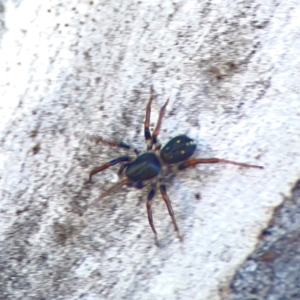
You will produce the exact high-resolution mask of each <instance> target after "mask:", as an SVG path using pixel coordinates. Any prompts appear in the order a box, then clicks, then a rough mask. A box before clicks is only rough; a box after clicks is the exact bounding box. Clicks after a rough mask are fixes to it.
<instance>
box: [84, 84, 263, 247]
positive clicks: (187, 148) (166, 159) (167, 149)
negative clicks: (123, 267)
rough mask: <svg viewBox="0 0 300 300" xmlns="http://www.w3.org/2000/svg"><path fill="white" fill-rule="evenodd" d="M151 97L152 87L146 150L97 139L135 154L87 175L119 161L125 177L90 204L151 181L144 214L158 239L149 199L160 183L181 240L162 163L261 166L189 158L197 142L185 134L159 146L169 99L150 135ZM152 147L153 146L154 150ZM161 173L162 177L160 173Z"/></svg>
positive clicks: (143, 185)
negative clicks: (124, 189)
mask: <svg viewBox="0 0 300 300" xmlns="http://www.w3.org/2000/svg"><path fill="white" fill-rule="evenodd" d="M153 98H154V91H153V89H152V88H151V96H150V100H149V102H148V105H147V109H146V119H145V123H144V128H145V139H146V142H147V152H145V153H143V154H139V151H138V150H136V149H135V148H133V147H131V146H130V145H128V144H125V143H123V142H109V141H106V140H104V139H102V138H100V139H99V140H100V141H101V142H103V143H105V144H108V145H109V146H113V147H120V148H123V149H128V150H129V149H133V150H134V152H135V153H136V155H137V157H136V158H135V159H133V158H131V157H130V156H121V157H118V158H116V159H113V160H111V161H110V162H108V163H106V164H104V165H102V166H100V167H97V168H94V169H93V170H92V171H91V172H90V175H89V182H91V179H92V176H93V175H94V174H96V173H98V172H101V171H103V170H105V169H107V168H109V167H111V166H114V165H116V164H118V163H122V165H121V167H120V169H119V172H118V175H119V176H121V175H122V174H123V173H124V171H125V179H123V180H122V181H120V182H119V183H118V184H116V185H115V186H113V187H112V188H110V189H108V190H107V191H106V192H104V193H103V194H102V195H101V196H100V197H99V198H98V199H96V200H95V201H94V202H93V203H95V202H96V201H98V200H100V199H102V198H104V197H106V196H107V195H109V194H110V193H112V192H115V191H117V190H118V189H120V188H121V187H122V186H124V185H128V186H133V187H136V188H139V189H141V188H144V187H145V186H146V185H147V184H150V187H151V188H150V191H149V193H148V197H147V202H146V206H147V213H148V220H149V224H150V226H151V228H152V231H153V232H154V235H155V240H156V241H157V233H156V230H155V227H154V224H153V218H152V209H151V204H152V199H153V197H154V195H155V191H156V188H157V185H159V189H160V192H161V195H162V198H163V199H164V201H165V203H166V206H167V209H168V211H169V214H170V216H171V218H172V222H173V225H174V228H175V231H176V232H177V235H178V237H179V239H180V240H182V237H181V235H180V234H179V229H178V226H177V223H176V220H175V216H174V212H173V209H172V205H171V202H170V200H169V197H168V195H167V190H166V185H165V184H164V183H162V182H161V180H162V177H163V176H162V175H163V174H162V166H170V165H175V166H176V168H177V170H183V169H186V168H188V167H192V166H195V165H197V164H207V163H212V164H214V163H227V164H233V165H237V166H241V167H247V168H259V169H263V167H261V166H256V165H249V164H244V163H239V162H235V161H230V160H226V159H221V158H199V159H189V160H188V158H189V157H191V156H192V155H193V153H194V152H195V150H196V142H195V141H194V140H193V139H191V138H189V137H188V136H186V135H178V136H176V137H174V138H172V139H171V140H170V141H169V142H168V143H167V144H166V145H165V146H164V147H163V148H162V149H161V146H160V145H159V144H158V143H157V136H158V133H159V130H160V126H161V122H162V118H163V116H164V114H165V110H166V106H167V104H168V101H169V99H168V100H167V101H166V103H165V104H164V106H163V107H162V108H161V110H160V113H159V118H158V121H157V125H156V127H155V129H154V131H153V133H152V135H151V133H150V130H149V123H150V113H151V103H152V101H153ZM153 148H154V149H153ZM159 175H161V176H159Z"/></svg>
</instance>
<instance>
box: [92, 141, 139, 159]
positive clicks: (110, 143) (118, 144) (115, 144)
mask: <svg viewBox="0 0 300 300" xmlns="http://www.w3.org/2000/svg"><path fill="white" fill-rule="evenodd" d="M95 140H96V142H97V143H99V142H101V143H102V144H104V145H108V146H111V147H118V148H122V149H126V150H133V151H134V153H135V154H136V155H139V153H140V152H139V151H138V150H137V149H136V148H134V147H132V146H130V145H128V144H126V143H123V142H116V141H107V140H105V139H103V138H102V137H96V138H95Z"/></svg>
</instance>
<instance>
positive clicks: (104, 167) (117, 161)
mask: <svg viewBox="0 0 300 300" xmlns="http://www.w3.org/2000/svg"><path fill="white" fill-rule="evenodd" d="M130 160H131V158H130V156H121V157H118V158H116V159H113V160H111V161H109V162H108V163H106V164H104V165H102V166H100V167H96V168H94V169H93V170H92V171H91V172H90V175H89V182H92V176H93V175H95V174H97V173H99V172H101V171H103V170H105V169H107V168H109V167H111V166H114V165H116V164H118V163H120V162H124V161H130Z"/></svg>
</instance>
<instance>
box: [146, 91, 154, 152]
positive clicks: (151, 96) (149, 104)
mask: <svg viewBox="0 0 300 300" xmlns="http://www.w3.org/2000/svg"><path fill="white" fill-rule="evenodd" d="M153 98H154V90H153V87H152V86H151V88H150V99H149V102H148V104H147V108H146V119H145V122H144V133H145V140H146V143H147V150H151V149H152V140H151V132H150V129H149V126H150V114H151V104H152V101H153Z"/></svg>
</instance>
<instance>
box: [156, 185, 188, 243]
mask: <svg viewBox="0 0 300 300" xmlns="http://www.w3.org/2000/svg"><path fill="white" fill-rule="evenodd" d="M159 187H160V192H161V195H162V197H163V199H164V201H165V203H166V205H167V208H168V212H169V215H170V217H171V219H172V222H173V225H174V229H175V231H176V232H177V236H178V238H179V239H180V241H182V240H183V239H182V236H181V235H180V233H179V228H178V226H177V223H176V220H175V215H174V212H173V208H172V205H171V202H170V199H169V196H168V194H167V189H166V186H165V185H164V184H161V185H160V186H159Z"/></svg>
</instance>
